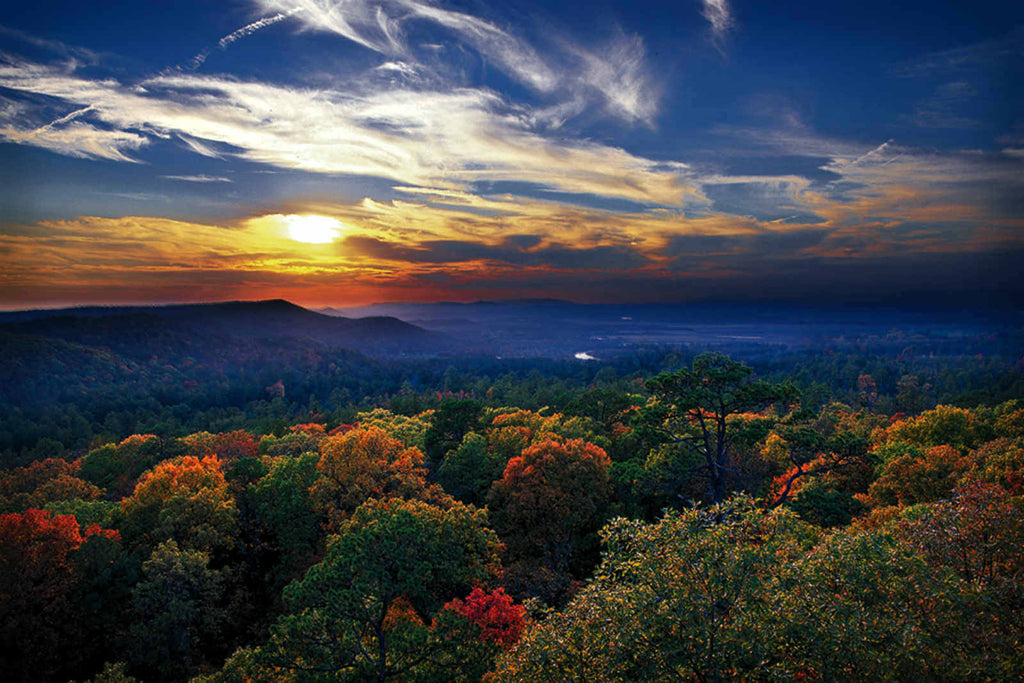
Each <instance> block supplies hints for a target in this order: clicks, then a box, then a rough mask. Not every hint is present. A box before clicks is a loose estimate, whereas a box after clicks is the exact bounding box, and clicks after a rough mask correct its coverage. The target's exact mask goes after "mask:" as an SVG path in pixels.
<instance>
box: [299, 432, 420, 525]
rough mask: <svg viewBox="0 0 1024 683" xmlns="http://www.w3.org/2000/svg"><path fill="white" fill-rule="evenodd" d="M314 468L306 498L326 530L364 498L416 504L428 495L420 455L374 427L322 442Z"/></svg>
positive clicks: (337, 523)
mask: <svg viewBox="0 0 1024 683" xmlns="http://www.w3.org/2000/svg"><path fill="white" fill-rule="evenodd" d="M317 468H318V469H319V471H320V473H321V475H322V476H321V478H320V479H319V480H317V482H316V483H315V484H314V485H313V488H312V491H311V496H312V499H313V503H314V507H315V509H317V510H318V511H319V512H321V513H322V514H323V515H324V516H325V517H327V519H328V521H329V523H330V525H331V527H332V528H337V527H338V525H339V524H341V522H342V521H343V520H344V519H346V518H347V517H348V516H349V515H351V514H352V511H353V510H355V509H356V508H357V507H359V506H360V505H362V504H363V503H364V502H366V501H367V500H368V499H370V498H386V497H392V496H394V497H398V498H419V497H423V496H425V495H427V494H428V492H429V491H428V486H427V472H426V469H424V467H423V453H422V452H421V451H420V450H419V449H418V448H415V447H412V446H406V445H405V444H403V443H402V442H401V441H399V440H398V439H395V438H394V437H392V436H391V435H389V434H388V433H387V432H385V431H384V430H382V429H379V428H377V427H368V428H360V429H353V430H351V431H349V432H347V433H345V434H340V435H338V436H329V437H327V438H325V439H323V440H322V441H321V442H320V462H319V465H318V466H317Z"/></svg>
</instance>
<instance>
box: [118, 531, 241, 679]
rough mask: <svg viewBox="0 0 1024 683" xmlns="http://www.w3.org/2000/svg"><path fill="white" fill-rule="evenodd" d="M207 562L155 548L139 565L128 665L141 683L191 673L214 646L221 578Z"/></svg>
mask: <svg viewBox="0 0 1024 683" xmlns="http://www.w3.org/2000/svg"><path fill="white" fill-rule="evenodd" d="M209 562H210V556H209V554H208V553H205V552H201V551H198V550H187V549H183V548H179V547H178V544H177V543H175V542H174V541H173V540H171V541H167V542H166V543H162V544H160V545H159V546H158V547H157V548H156V549H155V550H154V551H153V553H152V555H150V557H149V559H148V560H146V562H145V563H144V564H143V565H142V572H143V578H142V580H141V581H140V582H139V583H138V585H136V586H135V589H134V590H133V591H132V599H133V608H134V613H135V617H136V621H135V624H134V625H133V626H132V628H131V631H130V635H131V643H132V648H131V650H132V653H133V655H134V656H133V659H134V660H135V662H136V663H138V664H139V665H140V666H141V667H142V668H143V669H144V670H145V671H146V672H147V674H148V676H147V680H150V679H151V678H152V679H158V680H175V679H179V678H181V677H182V676H183V675H185V674H187V673H190V672H192V670H193V668H194V667H195V666H196V665H197V664H198V663H200V662H202V661H203V660H204V658H205V653H206V652H208V651H209V650H211V649H213V647H212V646H215V645H216V644H217V642H218V639H217V635H218V633H219V632H220V629H221V627H222V626H223V624H224V618H225V610H224V608H223V607H222V606H221V605H220V600H221V597H222V595H223V585H222V584H223V581H222V578H221V572H218V571H214V570H211V569H210V568H209Z"/></svg>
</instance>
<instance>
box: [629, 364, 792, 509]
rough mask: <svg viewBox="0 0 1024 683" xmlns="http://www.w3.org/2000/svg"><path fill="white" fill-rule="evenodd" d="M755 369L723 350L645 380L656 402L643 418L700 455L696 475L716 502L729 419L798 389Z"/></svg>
mask: <svg viewBox="0 0 1024 683" xmlns="http://www.w3.org/2000/svg"><path fill="white" fill-rule="evenodd" d="M752 375H753V371H752V370H751V369H750V368H749V367H747V366H746V365H744V364H743V363H739V362H737V361H734V360H732V359H730V358H729V357H728V356H726V355H724V354H721V353H702V354H701V355H699V356H697V357H696V358H695V359H694V361H693V364H692V365H691V366H690V367H689V368H685V369H683V370H679V371H676V372H663V373H661V374H660V375H658V376H657V377H653V378H651V379H649V380H647V383H646V386H647V389H648V391H650V392H652V393H653V394H654V399H655V403H654V405H652V406H648V407H647V408H646V409H645V410H644V411H643V413H644V418H646V421H647V423H648V424H652V425H653V426H654V428H655V429H656V430H659V431H661V432H663V433H664V434H665V435H666V436H667V437H668V438H669V440H671V441H674V442H676V443H679V444H681V445H682V446H683V447H684V448H686V449H688V450H690V451H692V452H693V453H695V454H697V456H699V458H700V460H701V461H702V462H701V464H700V465H699V466H698V468H697V472H696V473H697V474H699V475H700V476H703V477H705V478H706V479H707V482H708V486H707V490H708V498H709V499H710V500H711V501H712V502H714V503H717V502H720V501H721V500H722V499H723V498H724V496H725V494H726V491H727V490H728V475H729V473H730V472H734V471H735V469H734V468H733V467H732V465H731V463H730V461H729V455H730V446H731V433H730V430H729V424H728V421H729V418H730V417H731V416H733V415H736V414H738V413H743V412H747V411H753V410H762V409H764V408H766V407H768V406H769V405H771V404H773V403H775V402H777V401H783V400H792V399H794V398H795V397H796V391H795V390H794V389H793V388H792V387H791V386H789V385H783V384H772V383H769V382H765V381H763V380H755V379H753V377H752Z"/></svg>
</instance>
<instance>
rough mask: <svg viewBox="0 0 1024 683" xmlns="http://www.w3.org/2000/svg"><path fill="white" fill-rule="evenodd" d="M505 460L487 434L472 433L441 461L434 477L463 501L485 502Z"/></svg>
mask: <svg viewBox="0 0 1024 683" xmlns="http://www.w3.org/2000/svg"><path fill="white" fill-rule="evenodd" d="M505 463H506V460H505V458H504V457H503V456H502V455H501V454H500V453H496V452H495V451H494V450H492V449H491V448H490V445H489V443H488V441H487V437H486V436H484V435H482V434H477V433H476V432H470V433H468V434H466V435H465V436H464V437H463V439H462V443H460V444H459V445H458V448H455V449H454V450H450V451H449V452H448V454H447V455H446V456H445V458H444V460H442V461H441V464H440V465H439V466H438V468H437V472H436V473H435V475H434V480H435V481H436V482H437V483H438V484H440V485H441V487H442V488H443V489H444V490H445V491H447V492H448V493H449V494H451V495H452V496H454V497H456V498H458V499H459V500H461V501H462V502H464V503H471V504H473V505H482V504H483V503H484V501H485V500H486V497H487V492H488V491H489V490H490V488H491V484H493V483H494V481H495V480H497V479H500V478H501V474H502V472H503V471H504V470H505Z"/></svg>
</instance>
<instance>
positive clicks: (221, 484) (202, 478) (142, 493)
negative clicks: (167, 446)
mask: <svg viewBox="0 0 1024 683" xmlns="http://www.w3.org/2000/svg"><path fill="white" fill-rule="evenodd" d="M202 489H208V490H212V491H214V492H217V493H220V494H223V495H224V496H225V497H226V496H227V490H228V484H227V481H226V480H225V479H224V473H223V472H222V471H221V465H220V460H219V459H218V458H217V456H215V455H208V456H206V457H205V458H203V459H202V460H200V459H199V458H196V457H195V456H191V455H186V456H183V457H181V458H175V459H173V460H165V461H164V462H162V463H160V464H158V465H157V466H156V467H154V468H153V469H152V470H150V471H149V472H148V473H147V474H145V475H143V477H142V479H140V480H139V483H138V484H137V485H136V486H135V493H133V494H132V497H131V499H129V500H127V501H125V504H126V506H128V507H132V506H135V505H148V504H151V503H161V502H164V501H166V500H168V499H169V498H171V497H173V496H177V495H192V494H194V493H195V492H196V491H199V490H202Z"/></svg>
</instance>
